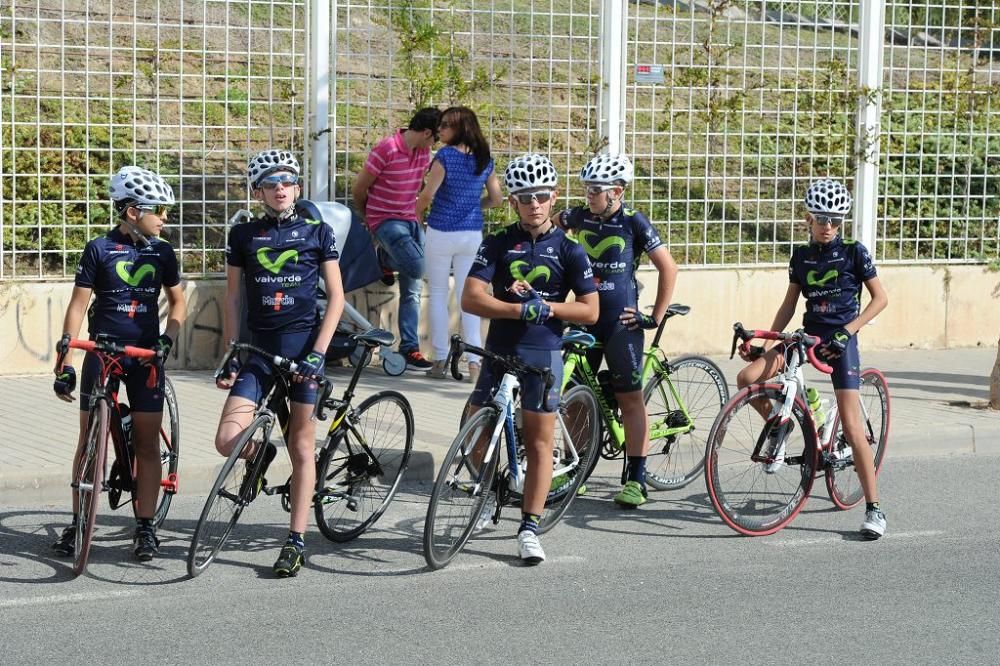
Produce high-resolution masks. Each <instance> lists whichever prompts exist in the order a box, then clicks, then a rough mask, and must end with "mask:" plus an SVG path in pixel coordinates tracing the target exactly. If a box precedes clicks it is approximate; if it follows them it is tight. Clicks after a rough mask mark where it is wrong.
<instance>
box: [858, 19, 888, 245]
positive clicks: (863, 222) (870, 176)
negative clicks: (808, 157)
mask: <svg viewBox="0 0 1000 666" xmlns="http://www.w3.org/2000/svg"><path fill="white" fill-rule="evenodd" d="M859 23H860V25H859V26H858V88H859V95H860V96H859V99H858V122H857V130H858V135H857V157H858V159H857V164H858V168H857V172H856V173H855V176H854V197H855V206H854V234H855V237H856V238H857V239H858V240H860V241H861V242H862V243H863V244H864V245H865V247H867V248H868V250H869V251H870V252H871V253H872V256H873V257H874V256H875V237H876V236H875V227H876V223H877V220H876V214H877V208H878V166H879V134H880V124H879V117H880V115H881V113H882V56H883V50H884V48H885V0H861V16H860V21H859Z"/></svg>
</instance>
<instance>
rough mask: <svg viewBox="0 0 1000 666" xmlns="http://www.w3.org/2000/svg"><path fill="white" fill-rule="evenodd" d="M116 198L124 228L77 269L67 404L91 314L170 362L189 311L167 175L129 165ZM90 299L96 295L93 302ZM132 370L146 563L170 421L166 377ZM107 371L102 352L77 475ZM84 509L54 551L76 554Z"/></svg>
mask: <svg viewBox="0 0 1000 666" xmlns="http://www.w3.org/2000/svg"><path fill="white" fill-rule="evenodd" d="M111 200H112V202H113V204H114V208H115V212H116V213H117V214H118V226H117V227H116V228H114V229H112V230H111V231H109V232H108V233H107V234H105V235H104V236H101V237H100V238H95V239H94V240H92V241H90V242H89V243H87V246H86V247H85V248H84V250H83V256H82V257H81V258H80V265H79V266H77V269H76V280H75V285H74V287H73V294H72V295H71V296H70V301H69V306H68V307H67V308H66V317H65V318H64V320H63V335H62V340H61V341H60V343H59V351H60V352H62V351H65V356H64V357H62V356H61V358H62V359H63V362H62V366H61V367H56V368H55V374H56V380H55V383H54V384H53V389H54V390H55V392H56V395H57V396H59V398H61V399H62V400H65V401H66V402H73V400H74V398H73V389H74V388H75V386H76V371H75V370H74V369H73V365H72V355H73V351H72V350H71V349H68V347H67V343H68V342H69V340H70V339H71V338H75V337H77V336H78V335H79V333H80V325H81V324H82V323H83V316H84V312H85V311H87V305H88V304H90V310H89V312H88V313H87V318H88V325H87V328H88V330H89V331H90V339H91V340H94V339H96V338H97V336H98V335H102V336H108V337H109V338H111V339H113V340H114V341H115V342H117V343H119V344H127V345H135V346H138V347H146V348H153V349H158V350H159V351H161V352H162V357H163V359H164V361H165V360H166V358H167V356H168V355H169V354H170V349H171V347H172V346H173V344H174V340H175V339H176V338H177V333H178V331H179V330H180V326H181V324H182V323H183V322H184V317H185V315H186V313H187V306H186V304H185V302H184V291H183V289H182V288H181V286H180V275H179V274H178V270H177V256H176V255H175V254H174V250H173V248H172V247H170V244H169V243H167V242H166V241H163V240H160V238H159V236H160V232H161V231H162V230H163V225H164V223H165V222H166V219H167V211H168V210H169V208H170V206H173V205H174V192H173V190H172V189H170V186H169V185H167V184H166V183H165V182H164V181H163V179H162V178H160V177H159V176H158V175H156V174H155V173H153V172H151V171H147V170H146V169H142V168H140V167H137V166H125V167H122V168H121V169H120V170H119V171H118V173H116V174H115V175H114V177H113V178H112V179H111ZM161 287H165V293H166V295H167V304H168V306H169V313H168V314H167V325H166V330H165V331H164V332H163V334H160V314H159V307H158V305H157V302H158V300H159V297H160V289H161ZM91 295H93V296H94V301H93V303H90V297H91ZM120 363H121V365H122V368H123V369H124V371H125V376H124V382H125V390H126V392H127V393H128V400H129V403H131V414H132V444H133V446H134V448H135V456H136V466H137V470H136V507H135V515H136V521H137V525H136V528H135V537H134V539H133V542H132V546H133V552H134V553H135V556H136V558H138V559H139V560H141V561H143V562H147V561H149V560H151V559H153V557H155V556H156V554H157V553H158V551H159V541H158V540H157V538H156V527H155V525H153V515H154V513H155V512H156V504H157V499H158V498H159V492H160V478H161V474H162V463H161V461H160V446H159V441H160V440H159V436H160V422H161V420H162V419H163V382H164V374H163V372H160V371H156V370H155V369H154V366H151V365H148V364H143V363H140V362H139V361H137V360H136V359H132V358H128V357H123V358H121V359H120ZM100 371H101V362H100V359H98V357H97V355H96V354H92V353H88V354H87V355H86V356H85V357H84V360H83V374H82V377H81V379H80V398H81V400H80V437H79V440H78V442H77V449H76V454H75V456H74V457H73V478H76V472H77V469H76V467H77V465H78V464H79V460H80V455H81V452H82V450H83V446H84V438H85V437H86V431H87V416H88V413H89V410H90V400H89V397H90V391H91V390H92V389H93V387H94V383H95V382H96V381H97V375H98V374H99V373H100ZM154 371H155V372H156V384H155V386H153V387H152V388H148V387H147V385H146V382H147V380H148V378H149V373H150V372H154ZM78 512H79V506H78V501H77V497H76V494H75V493H74V494H73V522H72V524H71V525H70V526H69V527H67V528H65V529H64V530H63V532H62V535H61V536H60V537H59V540H58V541H56V542H55V543H54V544H52V549H53V550H55V551H56V552H57V553H59V554H60V555H67V556H69V555H72V554H73V552H74V549H75V538H76V524H77V513H78Z"/></svg>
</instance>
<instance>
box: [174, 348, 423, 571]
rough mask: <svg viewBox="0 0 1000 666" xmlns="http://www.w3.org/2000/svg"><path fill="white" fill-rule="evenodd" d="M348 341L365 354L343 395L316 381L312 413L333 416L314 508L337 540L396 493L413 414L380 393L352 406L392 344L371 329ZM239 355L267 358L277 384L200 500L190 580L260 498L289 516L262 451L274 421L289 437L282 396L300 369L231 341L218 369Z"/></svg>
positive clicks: (367, 523) (356, 530) (369, 521)
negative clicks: (375, 359)
mask: <svg viewBox="0 0 1000 666" xmlns="http://www.w3.org/2000/svg"><path fill="white" fill-rule="evenodd" d="M352 337H353V338H354V340H355V341H356V342H357V344H358V345H359V346H360V347H361V348H362V349H363V350H364V351H363V353H362V357H361V359H360V362H359V363H358V364H357V365H356V366H355V367H354V373H353V375H352V376H351V380H350V382H349V383H348V385H347V387H346V388H345V389H344V393H343V395H342V397H341V398H340V399H335V398H331V397H330V393H331V391H332V385H331V384H330V383H329V382H328V381H327V380H326V378H316V380H317V381H318V383H319V384H320V389H321V390H320V391H319V393H318V395H317V399H316V404H315V405H314V408H313V417H314V418H318V419H319V420H326V417H327V415H326V410H327V409H329V410H332V411H333V413H334V416H333V421H332V423H331V424H330V428H329V430H328V432H327V435H326V438H325V440H324V441H323V444H322V446H320V448H319V449H317V451H316V492H315V494H314V496H313V509H314V512H315V515H316V523H317V525H318V526H319V529H320V532H321V533H322V534H323V536H325V537H326V538H327V539H330V540H331V541H336V542H346V541H350V540H351V539H354V538H356V537H358V536H360V535H361V534H362V533H363V532H364V531H365V530H367V529H368V528H369V527H371V526H372V525H374V524H375V522H376V521H377V520H378V519H379V518H380V517H381V516H382V514H383V513H384V512H385V510H386V508H387V507H388V506H389V503H390V502H391V501H392V498H393V497H394V496H395V495H396V491H397V490H398V489H399V485H400V483H401V482H402V479H403V474H404V472H405V471H406V467H407V465H408V464H409V460H410V453H411V451H412V449H413V433H414V425H413V409H412V408H411V407H410V403H409V401H408V400H407V399H406V397H405V396H404V395H403V394H401V393H399V392H397V391H380V392H378V393H376V394H374V395H372V396H369V397H368V398H366V399H365V400H363V401H362V402H361V404H359V405H358V406H357V407H354V406H353V404H352V400H353V399H354V390H355V388H356V387H357V384H358V381H359V379H360V377H361V373H362V371H363V370H364V368H365V367H366V366H367V365H368V364H369V363H370V362H371V359H372V355H373V354H374V350H375V349H376V348H377V347H379V346H382V345H391V344H393V343H394V342H395V339H394V337H393V335H392V333H390V332H388V331H384V330H381V329H371V330H369V331H366V332H363V333H356V334H352ZM240 352H248V353H253V354H259V355H260V356H262V357H263V358H265V359H267V360H268V362H269V363H270V364H271V366H272V368H273V369H274V372H275V380H276V381H275V382H274V387H273V388H272V389H271V391H270V393H269V394H268V395H266V396H264V397H263V398H262V400H261V402H260V404H258V406H257V409H256V411H255V413H254V417H253V420H252V421H251V422H250V425H249V426H247V428H246V429H245V430H244V431H243V432H242V433H241V434H240V436H239V437H238V438H237V440H236V445H235V446H234V448H233V451H232V452H231V453H230V454H229V457H228V458H227V459H226V461H225V463H223V465H222V469H221V471H220V472H219V475H218V478H217V479H216V480H215V483H214V484H213V486H212V490H211V492H210V493H209V495H208V498H207V499H206V500H205V506H204V508H203V509H202V512H201V517H200V518H199V519H198V525H197V527H196V528H195V532H194V537H193V538H192V540H191V547H190V549H189V550H188V558H187V567H188V574H189V575H190V576H192V577H194V576H197V575H199V574H201V573H202V572H203V571H204V570H205V569H206V568H208V566H209V565H210V564H211V563H212V562H213V561H214V560H215V558H216V557H217V556H218V554H219V552H220V551H221V550H222V548H223V546H224V545H225V543H226V541H227V539H228V538H229V536H230V534H231V533H232V530H233V527H234V526H235V525H236V522H237V521H238V520H239V518H240V516H241V515H242V513H243V510H244V509H245V508H246V507H247V506H248V505H249V504H250V503H251V502H252V501H253V500H254V499H255V498H256V497H257V496H259V495H261V494H263V495H279V496H280V497H281V504H282V507H283V508H284V509H285V510H286V511H291V502H290V499H289V492H290V483H291V479H290V478H289V480H288V481H286V482H285V483H284V484H282V485H279V486H268V485H267V481H266V479H264V478H263V477H264V473H265V471H266V470H265V469H264V460H265V455H264V451H265V449H266V448H267V444H268V442H269V441H270V439H271V433H272V430H273V428H274V426H275V424H278V426H279V429H280V431H281V433H282V435H283V436H286V435H287V433H288V425H289V407H288V400H287V396H288V395H289V381H290V376H291V375H292V374H294V373H295V370H296V368H297V365H296V363H295V361H294V360H292V359H288V358H285V357H282V356H276V355H273V354H270V353H268V352H266V351H265V350H263V349H260V348H259V347H255V346H253V345H250V344H246V343H233V345H232V346H231V348H230V351H229V354H228V355H227V356H226V358H225V359H224V360H223V362H222V364H221V366H220V368H225V367H227V365H228V363H229V361H230V360H231V359H232V358H233V357H234V356H235V355H236V354H238V353H240ZM241 463H243V464H241ZM258 488H259V491H258Z"/></svg>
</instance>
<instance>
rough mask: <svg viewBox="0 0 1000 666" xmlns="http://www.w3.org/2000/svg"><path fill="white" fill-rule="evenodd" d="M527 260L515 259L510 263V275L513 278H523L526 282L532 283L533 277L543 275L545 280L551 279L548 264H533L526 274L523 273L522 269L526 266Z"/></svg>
mask: <svg viewBox="0 0 1000 666" xmlns="http://www.w3.org/2000/svg"><path fill="white" fill-rule="evenodd" d="M528 265H529V264H528V262H527V261H515V262H512V263H511V265H510V275H511V277H512V278H514V279H515V280H523V281H525V282H527V283H528V284H534V282H535V278H538V277H544V278H545V280H546V281H548V280H550V279H552V271H551V270H550V269H549V267H548V266H535V267H534V268H532V269H531V270H530V271H528V274H527V275H525V274H524V269H525V268H526V267H527V266H528Z"/></svg>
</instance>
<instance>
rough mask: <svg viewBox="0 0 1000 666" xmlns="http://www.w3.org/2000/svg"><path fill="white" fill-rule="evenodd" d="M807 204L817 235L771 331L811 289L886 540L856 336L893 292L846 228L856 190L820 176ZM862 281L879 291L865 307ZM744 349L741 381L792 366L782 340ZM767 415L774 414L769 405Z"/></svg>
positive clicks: (779, 437) (798, 260)
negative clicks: (780, 344)
mask: <svg viewBox="0 0 1000 666" xmlns="http://www.w3.org/2000/svg"><path fill="white" fill-rule="evenodd" d="M804 203H805V207H806V210H807V213H806V221H807V222H808V223H809V231H810V234H811V237H812V242H810V243H809V244H807V245H800V246H799V247H796V248H795V250H794V251H793V252H792V258H791V260H790V261H789V263H788V280H789V285H788V290H787V291H786V292H785V299H784V300H783V301H782V303H781V306H780V307H779V308H778V311H777V312H776V313H775V315H774V321H773V323H772V324H771V330H774V331H781V330H784V328H785V327H786V326H787V325H788V323H789V322H790V321H791V320H792V316H793V315H794V314H795V305H796V303H797V302H798V299H799V295H802V296H804V297H805V299H806V310H805V314H804V315H803V317H802V323H803V326H804V327H805V330H806V333H808V334H810V335H815V336H819V337H821V338H822V339H823V340H824V342H823V344H822V345H821V346H820V348H819V354H820V358H822V359H823V360H824V361H825V362H826V363H828V364H829V365H831V366H832V367H833V375H832V377H831V379H832V381H833V388H834V392H835V393H836V396H837V408H838V410H839V412H840V418H841V421H842V423H843V428H844V433H845V434H846V436H847V441H848V442H849V443H850V445H851V449H852V451H853V454H854V468H855V470H856V471H857V473H858V480H859V481H860V483H861V488H862V490H864V493H865V500H866V502H867V504H866V507H865V520H864V522H863V523H862V525H861V534H862V535H863V536H864V537H865V538H868V539H878V538H879V537H881V536H882V535H883V534H885V529H886V520H885V514H884V513H883V512H882V510H881V508H880V507H879V500H878V488H877V485H876V480H875V463H874V459H873V456H872V451H871V447H870V446H869V445H868V441H867V438H866V436H865V433H864V429H863V426H862V422H861V404H860V400H859V396H858V389H859V386H860V368H861V359H860V357H859V355H858V341H857V337H856V336H857V333H858V331H860V330H861V328H862V327H863V326H864V325H865V324H867V323H868V322H869V321H871V320H872V319H873V318H874V317H875V316H876V315H878V313H880V312H881V311H882V310H883V309H884V308H885V306H886V305H887V304H888V302H889V299H888V297H887V296H886V293H885V289H884V288H883V287H882V283H881V282H880V281H879V279H878V275H877V272H876V270H875V264H874V262H873V261H872V257H871V254H869V252H868V249H867V248H866V247H865V246H864V245H862V244H861V243H859V242H857V241H854V240H844V239H843V238H842V237H841V236H840V234H839V230H840V227H841V225H842V224H843V222H844V218H845V217H846V216H847V215H848V214H849V213H850V212H851V203H852V201H851V193H850V192H849V191H848V189H847V188H846V187H845V186H844V185H843V184H842V183H839V182H837V181H835V180H830V179H823V180H817V181H814V182H813V183H812V184H811V185H809V187H808V189H807V190H806V195H805V199H804ZM862 286H864V288H865V289H867V290H868V294H869V296H870V297H871V300H870V301H869V303H868V305H867V306H865V308H864V310H862V309H861V287H862ZM765 350H767V351H765ZM742 356H743V360H745V361H749V362H750V364H749V365H747V366H746V367H745V368H744V369H743V370H742V371H741V372H740V373H739V375H737V377H736V383H737V384H738V385H739V387H740V388H743V387H744V386H747V385H748V384H751V383H754V382H757V381H764V380H766V379H767V378H768V377H773V376H774V375H776V374H777V373H778V372H780V371H781V369H782V367H783V366H784V357H783V355H782V353H781V350H780V348H778V347H774V343H773V342H772V343H768V344H766V345H765V346H764V347H758V348H754V349H753V351H752V353H750V354H742ZM762 416H765V417H766V414H764V413H763V412H762ZM791 427H792V424H791V422H789V423H788V424H786V425H785V426H784V431H782V429H781V428H776V429H775V430H773V431H772V435H771V437H770V441H771V444H770V446H772V447H775V448H776V449H778V451H776V452H771V453H772V455H773V457H775V458H776V459H779V460H780V459H781V458H782V456H783V452H781V451H780V446H781V442H783V441H784V440H785V437H784V435H785V434H786V433H787V430H788V429H790V428H791ZM771 464H773V463H771ZM765 471H771V473H773V471H776V470H767V469H766V468H765Z"/></svg>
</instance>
